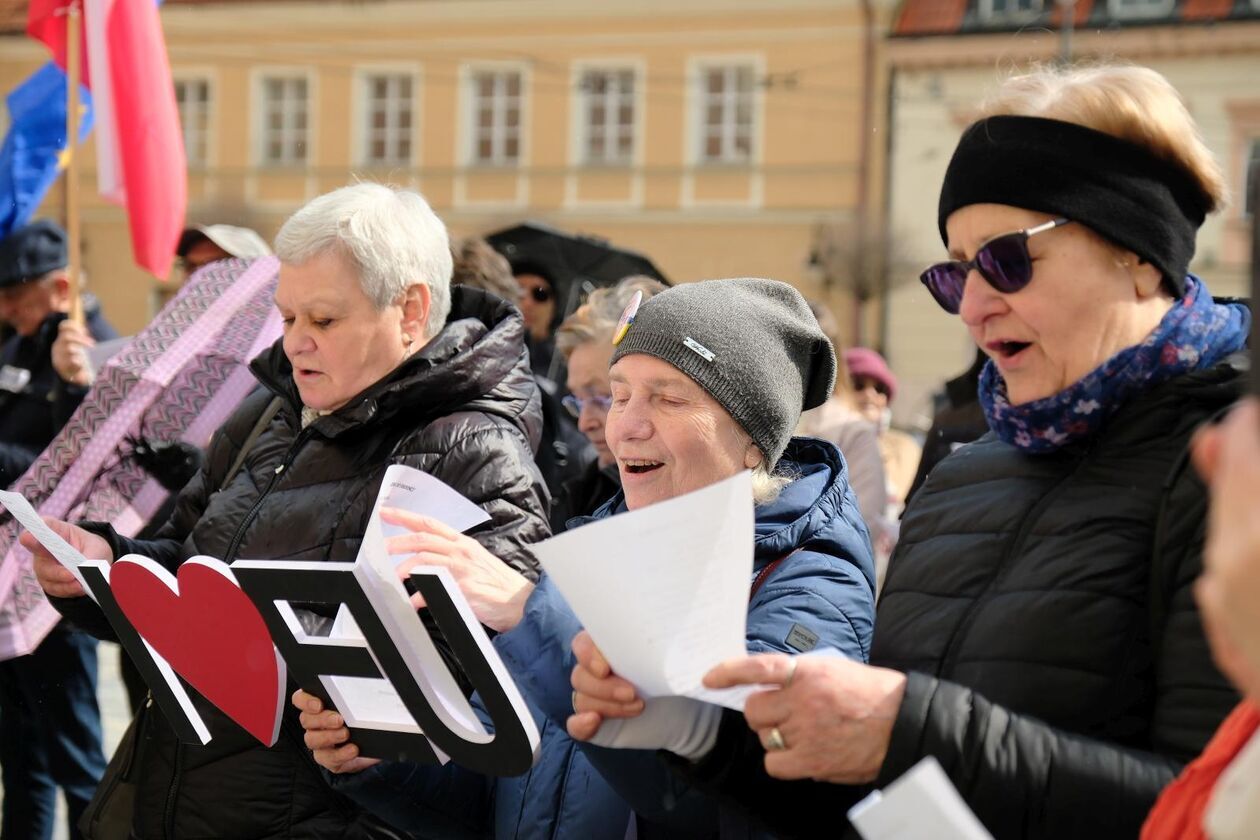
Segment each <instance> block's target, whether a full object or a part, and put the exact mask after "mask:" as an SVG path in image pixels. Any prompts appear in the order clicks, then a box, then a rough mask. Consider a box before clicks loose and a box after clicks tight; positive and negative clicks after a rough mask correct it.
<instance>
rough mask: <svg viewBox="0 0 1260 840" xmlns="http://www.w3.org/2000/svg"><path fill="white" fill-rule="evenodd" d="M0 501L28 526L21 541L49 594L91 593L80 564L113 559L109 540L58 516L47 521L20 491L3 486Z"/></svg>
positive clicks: (81, 594) (56, 596) (71, 595)
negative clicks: (16, 491)
mask: <svg viewBox="0 0 1260 840" xmlns="http://www.w3.org/2000/svg"><path fill="white" fill-rule="evenodd" d="M0 504H2V505H4V508H5V510H7V511H9V513H11V514H13V518H14V519H16V520H17V521H18V522H20V523H21V524H22V527H23V528H25V529H26V531H27V533H25V534H23V535H22V537H21V543H22V545H23V546H24V547H25V548H26V549H27V550H28V551H30V552H31V554H32V555H33V557H34V560H33V564H34V568H35V576H36V577H37V578H38V579H39V584H40V586H42V587H43V588H44V591H45V592H47V593H48V594H49V595H52V596H53V597H55V598H78V597H80V596H83V595H86V594H88V593H87V588H86V587H85V586H84V583H83V577H82V575H81V574H80V573H79V566H80V564H82V563H85V562H87V560H88V559H92V560H104V561H106V562H107V563H108V562H113V560H114V553H113V552H112V551H111V550H110V547H109V543H107V542H105V540H103V539H101V538H100V537H98V536H96V535H95V534H93V533H91V532H90V531H85V530H83V529H82V528H80V527H78V526H77V525H71V524H70V523H68V522H62V521H61V520H59V519H51V518H50V519H48V520H47V521H45V520H44V518H43V517H41V516H40V515H39V513H37V512H36V510H35V508H33V507H31V503H30V502H28V501H27V500H26V498H25V497H24V496H22V494H21V493H13V492H10V491H7V490H0Z"/></svg>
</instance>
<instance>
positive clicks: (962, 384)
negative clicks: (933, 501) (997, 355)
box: [906, 347, 989, 505]
mask: <svg viewBox="0 0 1260 840" xmlns="http://www.w3.org/2000/svg"><path fill="white" fill-rule="evenodd" d="M988 360H989V357H988V356H986V355H985V353H984V351H983V350H981V349H980V348H978V347H977V348H976V357H975V360H974V361H972V363H971V367H970V368H968V369H967V372H966V373H963V374H962V375H961V376H956V377H954V378H953V379H951V380H949V381H948V382H946V383H945V399H944V405H942V406H941V407H940V408H938V409H937V411H936V414H935V415H934V416H933V417H932V427H931V428H930V429H928V433H927V438H926V439H925V440H924V442H923V456H922V457H921V458H919V469H918V470H917V471H916V472H915V474H914V483H913V484H911V485H910V492H909V494H907V496H906V504H907V505H908V504H909V503H910V499H911V498H913V497H914V494H915V493H916V492H917V491H918V489H919V488H920V487H922V486H923V481H924V479H926V478H927V477H928V473H930V472H932V470H933V468H935V467H936V465H937V464H939V463H940V462H941V461H943V460H944V459H945V458H946V457H947V456H949V455H951V454H952V453H953V452H954V450H955V449H958V448H959V447H960V446H964V445H966V444H968V443H971V442H972V441H974V440H978V439H979V438H980V437H981V436H983V435H984V433H985V432H987V431H989V423H988V421H986V420H985V419H984V409H983V408H982V407H981V405H980V372H981V371H982V370H984V365H985V362H987V361H988Z"/></svg>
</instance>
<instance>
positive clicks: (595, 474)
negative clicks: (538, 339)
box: [551, 276, 665, 534]
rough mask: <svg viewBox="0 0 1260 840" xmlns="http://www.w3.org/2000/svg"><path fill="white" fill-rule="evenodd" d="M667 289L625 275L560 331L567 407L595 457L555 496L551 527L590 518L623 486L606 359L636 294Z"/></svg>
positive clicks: (646, 295)
mask: <svg viewBox="0 0 1260 840" xmlns="http://www.w3.org/2000/svg"><path fill="white" fill-rule="evenodd" d="M664 290H665V285H664V284H663V283H661V282H659V281H657V280H654V279H652V278H651V277H640V276H632V277H627V278H625V279H624V280H622V281H621V282H620V283H618V284H617V285H616V286H615V287H613V288H606V289H596V290H595V291H594V292H592V293H591V296H590V297H589V298H587V301H586V303H584V304H582V306H580V307H579V308H578V309H577V311H575V312H574V313H573V314H572V315H570V316H569V317H568V318H566V319H565V320H564V323H562V324H561V325H560V329H558V330H556V349H557V350H559V351H560V352H561V353H562V354H563V355H564V360H565V364H566V366H567V369H568V372H569V373H568V380H567V383H566V384H567V387H568V391H569V393H568V394H566V395H565V397H564V399H563V401H562V402H563V403H564V407H565V409H566V410H567V411H568V412H569V414H570V415H572V417H573V418H574V419H575V420H577V424H578V429H579V430H580V431H581V432H582V434H584V435H586V438H587V440H589V441H590V442H591V446H593V447H594V448H595V452H596V454H597V456H598V457H597V458H596V459H595V460H594V461H592V462H591V463H590V464H589V465H588V466H587V468H586V470H585V471H584V472H583V473H582V474H580V475H578V476H576V477H574V478H571V479H569V480H568V481H566V482H564V484H563V485H561V487H560V492H558V493H556V494H554V496H553V497H552V500H551V531H552V533H554V534H558V533H560V532H561V531H563V530H565V529H566V527H567V526H568V522H569V520H570V519H572V518H573V517H575V516H590V515H591V514H593V513H595V511H596V510H598V509H599V508H600V506H601V505H603V504H604V502H606V501H608V500H609V499H611V498H612V497H613V496H614V495H615V494H616V492H617V491H618V490H620V489H621V476H620V474H619V473H618V472H617V459H616V458H615V457H614V456H613V454H612V450H611V449H610V448H609V447H608V441H607V439H606V436H605V427H606V425H607V421H608V408H609V406H611V405H612V383H611V381H610V380H609V378H608V360H609V359H611V358H612V353H613V343H612V340H613V335H614V333H615V332H616V329H617V321H618V319H619V318H620V317H621V313H622V312H623V311H624V310H625V308H626V306H628V305H629V304H630V301H631V299H633V298H634V296H635V294H636V293H637V292H642V293H643V298H644V299H645V300H646V299H647V298H649V297H651V296H652V295H655V294H657V293H658V292H662V291H664Z"/></svg>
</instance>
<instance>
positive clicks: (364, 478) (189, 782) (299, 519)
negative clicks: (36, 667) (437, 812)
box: [57, 287, 548, 840]
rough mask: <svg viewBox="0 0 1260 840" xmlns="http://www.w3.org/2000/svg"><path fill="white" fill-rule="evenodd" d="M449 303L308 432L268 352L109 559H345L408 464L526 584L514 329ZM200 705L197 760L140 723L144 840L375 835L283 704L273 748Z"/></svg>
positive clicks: (527, 491) (534, 405)
mask: <svg viewBox="0 0 1260 840" xmlns="http://www.w3.org/2000/svg"><path fill="white" fill-rule="evenodd" d="M452 304H453V306H452V312H451V316H450V319H449V320H448V322H447V325H446V328H445V329H444V330H443V331H442V332H441V333H440V334H439V335H438V336H437V337H436V338H435V339H434V340H433V341H432V342H430V343H429V344H428V345H427V346H426V347H425V348H424V349H423V350H422V351H421V352H420V353H418V354H417V355H416V356H415V357H413V358H411V359H409V360H408V361H407V362H405V363H403V365H401V366H400V367H399V368H398V369H397V370H395V371H394V372H393V373H391V374H390V375H388V376H387V377H385V379H383V380H381V381H380V382H378V383H377V384H375V385H373V386H372V387H370V388H369V389H368V390H367V391H365V392H364V393H363V394H361V395H360V396H359V397H356V398H355V399H353V400H351V401H350V403H349V404H347V405H346V406H345V407H343V408H341V409H339V410H338V411H336V412H334V413H332V414H330V415H327V416H325V417H321V418H319V419H317V420H315V422H313V423H311V424H310V425H309V426H307V427H306V428H305V429H302V428H300V421H299V417H300V413H301V412H300V403H299V402H298V399H297V392H296V389H295V388H294V386H293V383H292V378H291V376H290V367H289V364H288V361H287V360H286V359H285V357H284V354H283V352H282V350H281V348H280V345H279V343H277V345H276V346H274V347H273V348H272V349H271V350H270V351H269V352H268V353H266V354H264V355H263V356H261V357H260V358H259V359H257V360H255V362H254V365H253V369H254V372H255V374H256V375H257V377H258V378H259V380H260V381H261V382H262V383H263V384H264V385H265V386H266V388H267V390H266V391H260V392H259V393H256V394H255V395H253V396H252V397H251V398H250V399H248V400H247V401H246V402H245V404H243V405H242V407H241V408H240V409H239V410H238V411H237V413H236V414H235V415H234V416H233V417H232V418H231V419H230V420H229V421H228V423H227V424H226V426H225V427H224V428H223V429H222V430H221V431H220V433H219V434H218V435H217V436H216V438H215V440H214V441H213V442H212V444H211V447H210V451H209V456H208V458H207V464H206V467H205V468H204V469H203V470H202V472H201V473H200V474H199V475H197V476H196V477H195V478H194V479H193V480H192V481H191V482H190V483H189V485H188V487H186V488H185V489H184V491H183V492H182V493H181V495H180V497H179V501H178V503H177V505H176V509H175V514H174V517H173V519H172V520H171V522H170V524H169V525H168V526H167V527H166V528H164V529H163V531H162V532H161V533H160V534H159V538H158V539H156V540H154V541H147V542H142V541H134V540H126V539H122V538H119V537H118V536H117V535H116V534H112V533H109V534H107V536H108V538H110V539H111V541H112V543H113V545H114V549H115V552H116V554H115V556H121V554H122V553H126V552H133V551H134V552H137V553H141V554H147V555H148V556H150V557H153V558H155V559H158V560H160V561H161V562H162V563H163V564H165V565H166V566H168V567H170V568H175V567H177V566H178V565H179V564H180V563H181V562H183V561H184V560H185V559H187V558H189V557H191V556H193V555H196V554H207V555H210V556H212V557H219V558H223V559H226V560H229V561H231V560H234V559H236V558H240V557H245V558H260V557H261V558H269V559H289V560H293V561H295V562H297V561H307V562H309V561H317V560H327V561H351V560H353V559H354V558H355V555H356V553H357V552H358V549H359V542H360V537H361V535H362V534H363V531H364V528H365V525H366V522H367V517H368V514H369V513H370V511H371V508H372V505H373V503H374V501H375V498H376V494H377V491H378V489H379V487H380V483H381V478H382V476H383V473H384V471H385V468H386V467H387V466H388V465H389V464H391V463H404V464H408V465H410V466H413V467H416V468H417V469H421V470H424V471H425V472H428V473H430V474H432V475H434V476H436V477H437V478H440V479H441V480H442V481H444V482H446V483H447V484H449V485H450V486H452V487H454V488H455V489H456V490H458V491H460V492H461V493H463V494H464V495H465V496H467V497H468V498H470V499H471V500H472V501H474V502H476V503H477V504H479V505H480V506H481V507H482V508H484V509H485V510H486V511H487V512H488V513H489V514H490V516H491V517H492V522H490V523H487V524H486V525H484V526H482V527H481V528H480V529H478V530H476V531H474V532H472V536H474V537H476V538H477V539H478V540H479V541H480V542H481V543H482V544H483V545H485V546H486V547H487V548H488V549H489V550H490V551H491V552H492V553H494V554H495V555H497V556H499V557H502V558H504V559H505V560H507V561H508V562H510V563H511V564H512V565H513V566H514V567H516V568H517V569H520V570H522V571H526V572H528V573H530V574H531V575H532V574H535V572H534V565H535V563H534V560H533V558H532V557H531V555H530V554H529V553H528V551H527V550H526V549H525V545H526V544H528V543H531V542H536V541H538V540H540V539H543V538H545V537H546V536H547V533H548V531H547V518H546V503H545V498H546V497H545V490H544V489H543V486H542V479H541V477H540V476H539V474H538V470H537V468H536V467H535V465H534V458H533V451H532V449H533V446H536V445H537V440H538V431H539V424H540V413H539V404H538V393H537V386H536V385H535V384H534V379H533V376H532V375H531V374H530V370H529V360H528V357H527V356H526V353H525V345H524V342H523V324H522V321H521V316H520V314H519V313H518V312H516V310H514V309H513V308H511V307H510V306H508V305H507V304H505V303H503V302H502V301H499V300H498V299H497V298H491V297H489V296H487V295H485V294H483V293H481V292H479V291H475V290H471V289H464V288H458V287H457V288H454V289H452ZM273 393H274V394H280V395H281V396H282V397H284V400H285V402H284V407H283V408H282V409H281V411H280V412H279V413H278V414H277V415H276V417H275V418H274V419H273V420H272V421H271V423H270V425H269V426H268V428H267V429H266V431H265V432H264V433H263V435H262V436H261V437H260V438H259V439H258V440H257V442H256V443H255V444H254V446H253V447H252V448H251V449H250V451H249V453H248V456H247V457H246V460H245V466H244V468H243V469H242V470H241V471H240V473H239V474H238V475H237V476H236V477H235V478H234V479H233V480H232V481H231V483H230V484H228V486H227V487H226V488H224V489H222V490H220V491H219V492H214V488H217V487H219V485H220V484H221V483H222V481H223V478H224V476H225V475H226V473H227V472H228V470H229V468H230V465H231V464H232V462H233V461H234V460H235V457H236V454H237V452H238V451H239V449H240V447H241V446H242V444H243V442H244V440H245V439H246V438H247V437H248V435H249V432H250V430H251V429H252V427H253V426H254V423H255V422H256V420H255V418H257V417H258V416H259V415H260V414H261V411H262V408H263V406H264V405H265V404H266V403H267V402H269V401H270V399H271V397H272V394H273ZM281 466H284V469H283V470H280V471H279V472H277V470H278V469H279V468H280V467H281ZM57 605H58V606H59V608H60V609H61V610H62V612H63V613H65V614H66V615H67V616H69V617H70V618H71V619H73V620H75V621H76V622H78V623H81V624H84V625H87V626H89V627H93V628H95V629H96V630H98V631H101V632H102V633H103V632H104V631H105V629H106V628H102V627H101V626H100V621H99V619H100V614H99V611H95V609H94V607H93V605H92V603H91V602H90V600H89V599H88V598H76V599H72V600H71V601H57ZM93 613H95V615H93ZM94 619H95V620H94ZM427 623H428V622H426V624H427ZM197 699H198V709H199V711H200V712H201V713H202V716H203V718H205V720H206V721H207V725H208V726H209V728H210V731H211V734H212V735H213V739H212V740H211V742H210V743H209V744H208V745H206V746H205V747H195V746H188V745H179V744H178V743H177V741H176V739H175V737H174V734H173V732H172V730H171V728H170V726H169V724H167V722H166V721H165V719H163V717H162V715H161V714H160V713H159V712H158V711H157V709H156V707H154V708H151V709H149V710H148V715H149V718H150V721H149V724H148V725H147V733H146V737H145V739H144V742H143V744H142V746H141V753H140V758H139V763H138V767H137V771H138V774H139V785H140V790H139V794H138V800H137V805H136V822H135V830H136V833H137V835H138V836H139V837H140V838H143V839H144V840H148V838H158V837H162V838H191V837H198V838H204V837H221V838H247V837H248V838H325V837H327V838H343V837H362V836H375V830H374V828H373V827H372V826H371V825H370V822H371V821H370V820H368V819H367V818H365V817H364V816H363V815H362V814H361V813H360V812H359V811H358V810H357V809H356V808H355V807H354V806H353V805H351V804H350V803H349V801H348V800H345V799H343V798H342V797H340V796H338V795H336V794H334V793H333V792H332V791H331V790H330V789H329V788H328V787H327V785H326V784H325V783H324V781H323V779H322V777H321V776H320V774H319V772H318V768H317V767H316V766H315V764H314V762H313V759H312V758H311V755H310V753H309V752H308V751H307V750H306V749H305V747H304V745H303V744H302V736H301V729H300V727H299V726H298V723H297V720H296V711H295V710H293V709H292V708H289V707H288V706H287V705H286V718H285V722H284V727H283V729H282V732H281V736H280V740H279V741H278V742H277V743H276V745H275V746H274V747H272V748H271V749H266V748H263V747H261V746H259V745H258V743H257V742H256V741H254V740H252V738H251V737H250V736H249V735H247V734H246V733H245V732H244V731H243V730H241V729H240V728H238V727H237V726H236V725H235V724H233V723H232V722H231V721H229V720H228V719H227V718H226V717H224V716H223V715H222V714H220V713H219V712H217V711H216V710H214V709H212V708H211V707H209V706H208V704H206V703H205V702H204V701H201V699H200V698H199V697H198V698H197ZM387 836H392V835H387Z"/></svg>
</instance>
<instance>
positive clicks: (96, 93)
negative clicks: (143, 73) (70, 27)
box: [84, 0, 127, 206]
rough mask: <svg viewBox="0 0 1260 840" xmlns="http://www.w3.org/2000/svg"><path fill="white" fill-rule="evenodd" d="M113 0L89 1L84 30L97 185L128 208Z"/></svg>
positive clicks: (110, 197)
mask: <svg viewBox="0 0 1260 840" xmlns="http://www.w3.org/2000/svg"><path fill="white" fill-rule="evenodd" d="M113 5H114V0H86V3H85V6H84V12H85V14H84V26H85V29H86V34H87V54H88V72H89V73H90V78H91V83H92V108H93V109H94V110H95V112H96V183H97V187H98V189H99V190H100V193H101V196H102V197H103V198H104V199H105V200H106V201H111V202H113V203H114V204H118V205H122V206H126V203H127V192H126V190H125V189H124V187H123V177H122V165H121V163H120V161H119V157H118V123H117V120H116V119H115V117H114V86H113V80H112V79H111V77H110V71H109V43H108V38H107V37H106V28H107V25H108V23H109V16H110V13H111V11H112V10H113Z"/></svg>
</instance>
